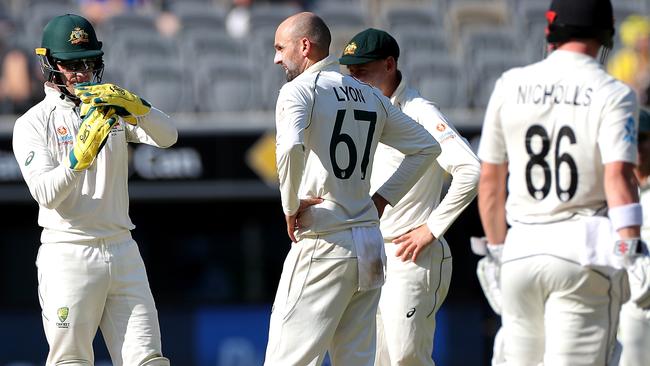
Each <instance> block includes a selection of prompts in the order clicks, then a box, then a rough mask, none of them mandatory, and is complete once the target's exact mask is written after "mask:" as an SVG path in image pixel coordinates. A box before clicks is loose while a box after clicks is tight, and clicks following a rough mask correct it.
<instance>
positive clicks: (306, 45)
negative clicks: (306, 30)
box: [300, 37, 312, 57]
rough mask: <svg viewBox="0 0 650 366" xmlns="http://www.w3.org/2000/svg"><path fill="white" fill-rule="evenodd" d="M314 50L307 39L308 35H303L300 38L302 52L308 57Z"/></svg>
mask: <svg viewBox="0 0 650 366" xmlns="http://www.w3.org/2000/svg"><path fill="white" fill-rule="evenodd" d="M311 50H312V44H311V42H310V41H309V39H307V37H303V38H301V39H300V53H301V54H302V55H303V56H304V57H307V56H309V54H310V53H311Z"/></svg>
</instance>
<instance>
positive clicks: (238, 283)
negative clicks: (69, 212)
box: [0, 0, 650, 366]
mask: <svg viewBox="0 0 650 366" xmlns="http://www.w3.org/2000/svg"><path fill="white" fill-rule="evenodd" d="M612 3H613V5H614V12H615V21H616V39H615V44H614V49H613V50H612V53H610V57H609V61H608V63H607V65H605V67H606V68H607V69H608V70H609V71H610V72H611V73H612V74H613V75H614V76H616V77H617V78H619V79H621V80H623V81H624V82H626V83H628V84H630V85H631V86H632V87H633V88H634V89H635V90H636V91H637V94H638V96H639V99H640V101H641V103H642V104H644V105H648V104H649V101H648V100H649V99H650V97H649V94H650V93H649V92H648V89H649V88H648V87H649V85H650V59H649V58H650V20H649V18H648V15H649V14H650V0H612ZM548 5H549V1H541V0H302V1H290V0H285V1H282V0H275V1H274V0H1V1H0V204H1V205H2V207H3V211H4V212H5V213H6V215H3V217H4V218H3V221H2V224H0V232H1V233H2V236H1V239H0V323H1V324H3V326H4V327H5V328H6V329H11V330H12V331H11V332H0V365H2V366H7V365H11V366H33V365H39V364H42V362H41V361H42V358H43V357H44V356H45V354H46V347H47V345H46V343H45V339H44V336H43V333H42V330H41V325H40V312H39V311H40V309H39V305H38V297H37V291H36V289H37V282H36V269H35V267H34V264H33V263H34V260H35V257H36V251H37V249H38V243H39V235H40V229H39V228H38V227H37V226H36V214H37V207H36V205H35V204H34V202H33V200H32V199H31V197H30V196H29V192H28V191H27V189H26V186H25V184H24V182H23V181H22V177H21V176H20V171H19V169H18V166H17V164H16V162H15V159H14V157H13V154H12V153H11V129H12V127H13V123H14V122H15V120H16V118H17V116H18V115H20V114H22V113H24V112H25V111H26V110H27V109H29V108H30V107H31V106H32V105H34V104H36V103H37V102H38V101H40V100H41V99H42V97H43V85H42V83H43V78H42V75H41V72H40V69H39V66H38V60H37V58H36V56H35V55H34V48H35V47H39V46H40V38H41V32H42V29H43V26H44V25H45V24H46V23H47V22H48V21H49V20H50V19H51V18H52V17H53V16H56V15H60V14H63V13H66V12H70V13H76V14H80V15H83V16H85V17H87V18H88V19H90V20H91V21H92V22H93V23H94V25H95V28H96V30H97V33H98V38H99V39H100V40H101V41H103V43H104V47H103V49H104V50H105V52H106V53H105V57H104V60H105V64H106V71H105V74H104V81H106V82H112V83H116V84H118V85H122V86H124V87H126V88H127V89H130V90H132V91H133V92H135V93H136V94H138V95H141V96H143V97H145V98H146V99H148V100H149V101H150V102H152V104H154V105H155V106H156V107H158V108H159V109H161V110H163V111H165V112H166V113H168V114H169V115H171V116H172V117H173V118H174V121H175V123H177V124H178V127H179V132H180V134H179V142H178V144H177V145H176V146H174V147H173V148H171V149H166V150H165V151H158V150H156V149H153V148H149V147H147V146H138V147H135V148H134V151H132V160H133V161H132V165H131V168H133V169H132V172H133V173H132V176H131V181H130V186H129V187H130V188H129V189H130V193H131V198H132V201H131V209H130V211H131V217H132V219H133V221H134V223H135V224H136V225H137V227H138V228H137V229H136V230H135V232H134V237H135V239H136V240H137V242H138V243H139V245H140V250H141V252H142V255H143V258H144V260H145V262H146V263H147V269H148V274H149V278H150V283H151V286H152V289H153V293H154V295H155V297H156V301H157V306H158V308H159V312H160V321H161V326H162V328H163V329H162V331H163V344H164V347H165V348H166V353H167V354H168V355H170V358H172V361H173V363H175V364H176V365H206V366H207V365H211V366H214V365H217V366H258V365H260V364H261V357H262V355H263V351H264V347H265V341H266V334H267V326H268V314H269V312H270V304H271V302H272V297H273V294H274V292H275V287H276V286H277V281H278V279H279V274H280V271H281V267H282V260H283V259H284V257H285V254H286V252H287V251H288V249H289V245H290V244H289V241H288V239H287V237H286V232H285V226H284V218H283V216H282V212H281V208H280V202H279V194H278V190H277V187H275V186H274V185H273V184H272V181H273V179H272V178H273V166H274V158H273V146H274V145H273V128H274V118H273V110H274V107H275V101H276V97H277V93H278V90H279V88H280V87H281V86H282V84H284V82H285V76H284V71H283V70H282V68H281V67H279V66H277V65H274V64H273V56H274V52H275V51H274V48H273V39H274V33H275V28H276V26H277V25H278V24H279V23H280V21H282V20H283V19H285V18H286V17H287V16H289V15H291V14H293V13H296V12H298V11H301V10H309V11H313V12H315V13H316V14H318V15H320V16H321V17H322V18H323V19H324V20H325V21H326V23H327V24H328V25H329V27H330V29H331V31H332V35H333V42H332V46H331V53H332V54H334V55H336V56H339V55H340V54H341V53H342V50H343V48H344V46H345V44H346V43H347V42H348V41H349V40H350V38H351V37H352V36H353V35H354V34H356V33H358V32H359V31H361V30H363V29H365V28H367V27H375V28H380V29H384V30H386V31H388V32H390V33H391V34H393V35H394V36H395V37H396V38H397V40H398V42H399V45H400V48H401V56H400V58H399V68H400V69H401V70H402V71H403V72H404V75H405V76H406V78H408V79H409V81H410V82H411V83H412V84H413V85H414V86H415V87H416V88H417V89H419V90H420V91H421V93H422V94H423V96H425V97H426V98H428V99H430V100H432V101H434V102H435V103H437V104H438V106H439V107H440V109H441V110H442V111H443V113H445V114H446V115H447V116H448V117H449V119H450V120H451V121H452V122H453V123H454V124H455V125H456V127H457V128H458V129H459V131H460V132H461V134H463V135H464V136H465V137H466V138H467V139H468V140H470V142H472V145H473V146H476V142H477V141H478V138H479V136H480V126H481V123H482V119H483V113H484V109H485V106H486V104H487V101H488V98H489V95H490V93H491V91H492V88H493V86H494V82H495V80H496V78H497V77H498V76H499V75H500V74H501V72H503V71H504V70H506V69H508V68H511V67H514V66H519V65H524V64H526V63H530V62H532V61H535V60H540V59H542V58H543V57H544V56H545V51H544V45H545V41H544V28H545V26H546V19H545V16H544V14H545V12H546V10H547V9H548ZM343 71H344V72H345V69H343ZM269 182H271V184H268V183H269ZM206 212H207V213H206ZM470 235H475V236H480V235H482V228H481V226H480V222H479V219H478V214H477V210H476V204H475V203H473V204H472V205H471V206H469V207H468V208H467V210H466V211H465V212H464V213H463V215H461V217H460V218H459V219H458V220H457V221H456V222H455V224H454V225H453V226H452V228H451V229H450V230H449V231H448V232H447V234H446V235H445V237H446V238H447V240H448V242H449V243H450V245H451V247H452V252H453V256H454V259H453V261H454V262H453V267H454V270H453V278H452V284H451V289H450V292H449V296H448V298H447V300H446V302H445V304H444V305H443V308H442V309H441V311H440V313H439V314H438V317H439V319H438V330H437V333H436V347H435V350H434V353H435V355H436V361H437V362H438V363H439V364H441V365H447V366H454V365H463V366H466V365H487V364H489V361H488V360H489V357H490V355H491V346H492V343H491V342H492V339H493V336H494V332H495V330H496V329H497V328H498V321H499V319H498V317H496V315H495V314H494V313H493V312H492V311H491V310H490V308H489V305H488V304H487V302H486V301H485V298H484V297H483V294H482V292H481V290H480V288H479V285H478V281H477V280H476V275H475V269H476V261H477V260H478V258H477V257H475V256H474V255H472V254H471V251H470V249H469V236H470ZM96 351H97V360H98V362H97V365H102V362H103V361H102V360H106V359H108V357H107V354H106V351H105V349H103V348H102V346H98V347H97V348H96ZM104 364H105V363H104Z"/></svg>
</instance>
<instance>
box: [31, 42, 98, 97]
mask: <svg viewBox="0 0 650 366" xmlns="http://www.w3.org/2000/svg"><path fill="white" fill-rule="evenodd" d="M39 51H40V49H37V53H39ZM45 52H46V51H45ZM39 64H40V66H41V71H42V72H43V77H44V78H45V81H47V82H49V83H52V84H54V85H56V86H58V87H59V88H65V87H66V78H65V74H72V73H92V78H91V81H92V82H94V83H100V82H101V81H102V77H103V75H104V61H103V58H102V57H101V56H99V57H92V58H82V59H78V60H59V59H55V58H54V57H52V56H48V55H41V54H39ZM57 65H61V66H62V67H63V68H64V69H65V70H66V71H61V70H59V68H58V67H57Z"/></svg>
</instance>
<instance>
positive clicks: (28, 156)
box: [25, 151, 34, 166]
mask: <svg viewBox="0 0 650 366" xmlns="http://www.w3.org/2000/svg"><path fill="white" fill-rule="evenodd" d="M32 160H34V151H30V152H29V155H27V159H25V166H28V165H29V164H30V163H31V162H32Z"/></svg>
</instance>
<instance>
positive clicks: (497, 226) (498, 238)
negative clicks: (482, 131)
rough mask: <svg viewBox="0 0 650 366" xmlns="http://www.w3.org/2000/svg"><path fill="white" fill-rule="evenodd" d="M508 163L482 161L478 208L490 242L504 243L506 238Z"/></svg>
mask: <svg viewBox="0 0 650 366" xmlns="http://www.w3.org/2000/svg"><path fill="white" fill-rule="evenodd" d="M507 175H508V164H507V163H503V164H491V163H485V162H483V163H481V178H480V180H479V184H478V210H479V215H480V216H481V223H482V224H483V229H484V230H485V236H486V237H487V240H488V243H491V244H498V243H503V242H504V241H505V238H506V231H507V225H506V212H505V202H506V177H507Z"/></svg>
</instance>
